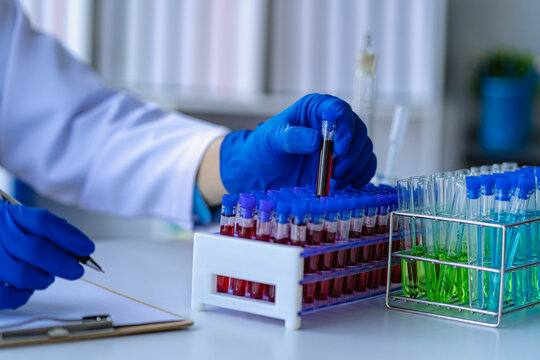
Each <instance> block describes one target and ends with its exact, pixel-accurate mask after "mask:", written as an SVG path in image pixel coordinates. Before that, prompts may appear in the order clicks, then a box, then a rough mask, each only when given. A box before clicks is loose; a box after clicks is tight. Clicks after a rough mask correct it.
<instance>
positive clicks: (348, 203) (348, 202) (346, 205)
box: [341, 197, 354, 211]
mask: <svg viewBox="0 0 540 360" xmlns="http://www.w3.org/2000/svg"><path fill="white" fill-rule="evenodd" d="M352 209H354V200H353V199H349V198H348V197H344V198H342V199H341V211H352Z"/></svg>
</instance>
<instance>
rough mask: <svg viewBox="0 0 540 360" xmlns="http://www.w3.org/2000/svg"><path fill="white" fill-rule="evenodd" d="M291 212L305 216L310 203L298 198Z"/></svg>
mask: <svg viewBox="0 0 540 360" xmlns="http://www.w3.org/2000/svg"><path fill="white" fill-rule="evenodd" d="M291 212H292V214H293V215H294V216H298V217H304V216H306V214H307V212H308V203H307V202H306V201H303V200H296V201H293V203H292V209H291Z"/></svg>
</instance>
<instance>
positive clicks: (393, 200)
mask: <svg viewBox="0 0 540 360" xmlns="http://www.w3.org/2000/svg"><path fill="white" fill-rule="evenodd" d="M390 196H391V198H392V205H395V206H396V207H397V204H398V201H397V192H392V193H391V194H390Z"/></svg>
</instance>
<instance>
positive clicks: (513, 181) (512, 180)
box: [510, 174, 519, 189]
mask: <svg viewBox="0 0 540 360" xmlns="http://www.w3.org/2000/svg"><path fill="white" fill-rule="evenodd" d="M518 181H519V175H517V174H512V176H510V183H511V184H512V189H515V188H516V187H517V185H518Z"/></svg>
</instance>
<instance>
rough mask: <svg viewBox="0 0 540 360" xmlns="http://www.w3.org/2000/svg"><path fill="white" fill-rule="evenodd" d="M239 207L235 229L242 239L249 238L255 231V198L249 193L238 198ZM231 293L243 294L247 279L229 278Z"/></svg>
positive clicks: (244, 293)
mask: <svg viewBox="0 0 540 360" xmlns="http://www.w3.org/2000/svg"><path fill="white" fill-rule="evenodd" d="M239 204H240V208H239V209H238V212H239V216H238V217H237V224H236V225H237V230H238V237H240V238H244V239H251V238H252V237H253V233H254V232H255V226H254V219H253V215H254V209H255V198H254V197H253V195H251V194H249V196H248V195H246V196H243V197H241V198H240V202H239ZM231 281H232V291H233V295H236V296H245V295H246V287H247V281H246V280H242V279H235V278H233V279H231Z"/></svg>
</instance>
